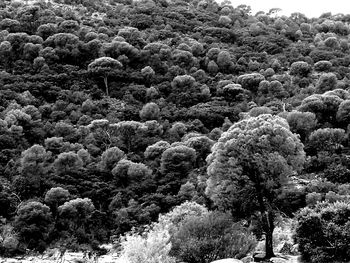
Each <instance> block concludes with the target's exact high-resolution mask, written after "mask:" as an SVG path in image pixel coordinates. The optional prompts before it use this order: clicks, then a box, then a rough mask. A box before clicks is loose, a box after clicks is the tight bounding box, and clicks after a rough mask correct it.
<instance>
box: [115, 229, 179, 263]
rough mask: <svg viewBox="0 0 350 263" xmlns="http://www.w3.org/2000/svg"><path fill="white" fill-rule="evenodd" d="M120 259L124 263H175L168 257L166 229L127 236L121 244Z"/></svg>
mask: <svg viewBox="0 0 350 263" xmlns="http://www.w3.org/2000/svg"><path fill="white" fill-rule="evenodd" d="M121 247H122V252H121V256H120V259H124V260H125V263H175V258H174V257H170V256H169V252H170V249H171V243H170V234H169V232H168V231H167V230H166V229H151V230H149V231H148V232H146V233H143V234H135V233H134V234H132V233H131V234H127V235H126V236H124V237H123V240H122V242H121Z"/></svg>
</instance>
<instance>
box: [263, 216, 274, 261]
mask: <svg viewBox="0 0 350 263" xmlns="http://www.w3.org/2000/svg"><path fill="white" fill-rule="evenodd" d="M263 217H265V218H264V219H263V228H264V231H265V258H266V259H269V258H271V257H274V256H275V254H274V253H273V237H272V235H273V230H274V228H275V227H274V223H273V221H274V218H273V213H272V212H265V215H264V216H263Z"/></svg>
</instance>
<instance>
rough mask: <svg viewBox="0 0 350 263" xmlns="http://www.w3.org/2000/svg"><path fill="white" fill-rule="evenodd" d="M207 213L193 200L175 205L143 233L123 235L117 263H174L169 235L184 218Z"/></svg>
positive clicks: (133, 232) (176, 229) (177, 227)
mask: <svg viewBox="0 0 350 263" xmlns="http://www.w3.org/2000/svg"><path fill="white" fill-rule="evenodd" d="M207 214H208V210H207V209H206V208H205V207H204V206H202V205H199V204H197V203H195V202H185V203H183V204H181V205H179V206H177V207H175V208H174V209H173V210H172V211H170V212H169V213H167V214H165V215H162V216H160V217H159V220H158V222H157V223H154V224H153V225H151V226H149V227H147V228H146V230H145V231H144V232H143V233H136V232H135V231H132V232H130V233H128V234H126V235H125V236H123V237H122V238H121V241H120V249H121V252H120V255H119V258H118V260H117V263H119V262H123V263H175V262H176V260H175V258H174V257H171V256H170V255H169V252H170V250H171V246H172V245H171V242H170V238H171V236H172V235H173V234H174V233H175V232H176V231H178V229H179V227H180V226H181V224H182V222H184V221H185V220H187V219H189V218H191V217H197V218H198V217H201V216H205V215H207Z"/></svg>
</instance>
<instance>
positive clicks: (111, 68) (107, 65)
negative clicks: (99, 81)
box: [88, 57, 123, 96]
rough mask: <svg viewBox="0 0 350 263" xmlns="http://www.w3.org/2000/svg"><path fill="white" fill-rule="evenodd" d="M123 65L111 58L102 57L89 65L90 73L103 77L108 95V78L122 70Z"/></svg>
mask: <svg viewBox="0 0 350 263" xmlns="http://www.w3.org/2000/svg"><path fill="white" fill-rule="evenodd" d="M122 67H123V64H122V63H120V62H119V61H118V60H116V59H114V58H111V57H101V58H97V59H95V60H94V61H93V62H91V63H90V64H89V65H88V71H89V72H90V73H92V74H94V75H98V76H102V78H103V82H104V84H105V88H106V95H107V96H109V92H108V77H109V76H111V75H113V74H114V73H116V71H118V70H120V69H122Z"/></svg>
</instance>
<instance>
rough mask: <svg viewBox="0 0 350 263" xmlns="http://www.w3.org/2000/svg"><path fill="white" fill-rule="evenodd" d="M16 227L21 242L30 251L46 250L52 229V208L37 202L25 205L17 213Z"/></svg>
mask: <svg viewBox="0 0 350 263" xmlns="http://www.w3.org/2000/svg"><path fill="white" fill-rule="evenodd" d="M14 226H15V231H17V232H18V234H19V238H20V242H22V243H24V244H25V245H26V246H27V247H28V248H29V249H38V250H44V249H45V246H46V240H47V238H48V234H49V232H50V230H51V228H52V215H51V212H50V208H49V207H48V206H46V205H44V204H42V203H40V202H36V201H32V202H28V203H25V204H23V205H21V206H20V207H19V209H18V211H17V215H16V217H15V222H14Z"/></svg>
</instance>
